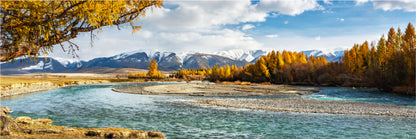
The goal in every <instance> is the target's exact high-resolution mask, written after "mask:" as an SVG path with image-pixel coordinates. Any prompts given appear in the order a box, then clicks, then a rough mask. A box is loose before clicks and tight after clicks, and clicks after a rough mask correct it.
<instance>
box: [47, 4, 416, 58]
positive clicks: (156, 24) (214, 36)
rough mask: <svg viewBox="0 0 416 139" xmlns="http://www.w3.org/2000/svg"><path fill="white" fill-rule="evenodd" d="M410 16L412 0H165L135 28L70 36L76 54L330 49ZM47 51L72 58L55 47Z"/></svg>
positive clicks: (414, 14) (413, 16) (415, 10)
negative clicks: (139, 26) (94, 36)
mask: <svg viewBox="0 0 416 139" xmlns="http://www.w3.org/2000/svg"><path fill="white" fill-rule="evenodd" d="M415 21H416V1H412V0H393V1H378V0H348V1H330V0H325V1H316V0H258V1H250V0H225V1H222V0H215V1H208V0H199V1H190V0H180V1H176V0H166V1H165V6H164V7H163V8H161V9H156V8H153V9H152V10H149V12H148V13H147V16H146V17H144V18H140V19H139V20H138V21H137V22H136V25H142V30H140V31H139V32H136V33H135V34H133V35H132V34H131V29H130V28H129V27H128V26H124V27H123V28H122V30H117V28H116V27H106V28H104V32H103V33H100V34H98V35H97V37H98V39H97V40H95V41H94V47H92V48H91V47H90V45H89V43H90V42H89V40H90V38H89V36H88V34H81V35H79V37H78V38H76V39H74V40H72V41H73V42H75V43H77V44H78V45H79V46H80V47H81V48H80V51H78V52H77V53H78V55H79V59H81V60H89V59H92V58H95V57H107V56H113V55H116V54H119V53H122V52H129V51H135V50H143V51H145V50H146V51H148V50H153V51H154V50H158V51H169V52H177V53H181V52H189V51H191V52H203V53H215V52H218V51H226V50H233V49H247V50H255V49H263V50H272V49H273V50H293V51H301V50H310V49H320V50H331V49H337V48H343V49H346V48H350V47H352V46H353V44H354V43H362V42H364V41H365V40H369V41H374V40H377V39H378V38H379V37H380V36H381V35H382V34H386V33H387V31H388V29H389V28H390V27H394V28H397V27H400V28H401V29H402V30H403V31H404V29H405V28H406V26H407V24H408V23H409V22H411V23H412V24H414V23H415ZM51 55H52V56H53V57H60V58H70V57H71V55H67V54H65V53H63V52H62V50H61V48H60V47H57V49H55V50H54V53H52V54H51Z"/></svg>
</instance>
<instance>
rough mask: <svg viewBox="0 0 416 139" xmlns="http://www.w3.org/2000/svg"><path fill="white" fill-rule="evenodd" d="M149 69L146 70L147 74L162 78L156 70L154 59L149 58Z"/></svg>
mask: <svg viewBox="0 0 416 139" xmlns="http://www.w3.org/2000/svg"><path fill="white" fill-rule="evenodd" d="M148 68H149V71H148V72H147V76H148V77H150V78H162V77H163V74H162V73H161V72H160V71H158V70H157V61H156V60H149V67H148Z"/></svg>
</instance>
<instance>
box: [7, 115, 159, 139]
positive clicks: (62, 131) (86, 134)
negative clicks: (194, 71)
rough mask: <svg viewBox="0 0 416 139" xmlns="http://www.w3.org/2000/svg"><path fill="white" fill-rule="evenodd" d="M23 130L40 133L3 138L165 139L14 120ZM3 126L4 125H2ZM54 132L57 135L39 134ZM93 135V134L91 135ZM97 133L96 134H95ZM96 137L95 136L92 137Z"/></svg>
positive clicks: (44, 121)
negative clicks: (34, 130) (32, 130)
mask: <svg viewBox="0 0 416 139" xmlns="http://www.w3.org/2000/svg"><path fill="white" fill-rule="evenodd" d="M13 120H14V121H15V122H16V123H17V124H18V125H19V126H20V127H21V128H24V129H36V130H37V131H38V132H31V133H24V132H17V131H16V130H14V129H12V133H11V135H2V136H1V138H60V139H73V138H165V136H164V135H163V134H162V133H160V132H153V131H137V130H131V129H124V128H115V127H109V128H77V127H74V128H70V127H64V126H56V125H52V124H51V123H52V120H50V119H37V120H34V119H30V118H29V117H18V118H15V119H13ZM2 125H3V124H2ZM46 130H48V131H54V132H55V133H50V132H49V133H48V132H39V131H46ZM91 133H92V134H91ZM94 133H95V134H94ZM92 135H95V136H92Z"/></svg>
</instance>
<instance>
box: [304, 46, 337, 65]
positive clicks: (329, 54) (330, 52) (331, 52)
mask: <svg viewBox="0 0 416 139" xmlns="http://www.w3.org/2000/svg"><path fill="white" fill-rule="evenodd" d="M344 51H345V50H344V49H343V48H335V49H325V50H305V51H301V52H303V53H305V54H307V55H308V56H311V55H313V56H323V57H325V58H326V60H327V61H328V62H334V61H339V60H340V58H341V57H342V56H344Z"/></svg>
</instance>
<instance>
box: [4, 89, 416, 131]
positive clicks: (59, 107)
mask: <svg viewBox="0 0 416 139" xmlns="http://www.w3.org/2000/svg"><path fill="white" fill-rule="evenodd" d="M148 84H149V83H147V84H136V85H148ZM153 84H154V83H153ZM156 84H157V83H156ZM127 85H132V84H100V85H82V86H71V87H64V88H60V89H56V90H50V91H45V92H39V93H33V94H27V95H23V96H17V97H11V98H4V99H1V105H2V106H8V107H9V108H10V109H11V110H13V111H14V112H13V113H12V114H11V115H12V116H13V117H18V116H29V117H32V118H48V119H52V120H53V121H54V122H53V124H55V125H62V126H69V127H121V128H130V129H135V130H150V131H160V132H162V133H164V134H165V135H166V136H167V137H168V138H278V137H280V138H415V136H416V133H415V132H416V120H415V119H412V118H403V117H388V116H363V115H345V114H300V113H281V112H266V111H252V110H245V109H230V108H219V107H207V106H198V105H195V104H188V103H184V102H183V101H184V100H183V99H182V98H190V97H179V96H151V95H137V94H125V93H117V92H114V91H112V90H111V88H113V87H116V86H127ZM302 97H306V98H317V99H323V100H350V101H368V102H375V103H384V104H394V105H404V106H409V107H415V100H414V98H407V97H402V96H397V95H390V94H386V93H382V92H377V91H374V90H370V89H351V88H340V87H323V91H321V92H318V93H315V94H311V95H306V96H302Z"/></svg>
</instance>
